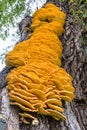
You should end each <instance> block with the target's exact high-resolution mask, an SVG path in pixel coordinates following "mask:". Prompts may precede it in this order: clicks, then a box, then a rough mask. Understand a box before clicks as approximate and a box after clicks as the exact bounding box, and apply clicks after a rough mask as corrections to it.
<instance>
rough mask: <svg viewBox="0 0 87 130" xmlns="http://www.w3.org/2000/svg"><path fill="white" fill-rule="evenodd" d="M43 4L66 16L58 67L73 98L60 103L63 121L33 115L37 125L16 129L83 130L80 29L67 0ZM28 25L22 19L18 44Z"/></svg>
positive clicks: (85, 99)
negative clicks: (72, 89)
mask: <svg viewBox="0 0 87 130" xmlns="http://www.w3.org/2000/svg"><path fill="white" fill-rule="evenodd" d="M47 2H54V3H55V4H56V5H58V6H60V7H61V9H62V10H63V11H65V12H66V13H67V19H66V24H65V34H64V35H63V36H62V37H61V40H62V44H63V48H64V49H63V56H62V67H63V68H65V69H66V70H67V72H68V73H69V74H70V75H72V77H73V85H74V87H75V98H74V100H73V101H72V103H67V102H64V108H65V113H64V114H65V115H66V117H67V120H66V121H62V120H60V121H56V120H54V119H53V118H51V117H47V116H41V115H37V116H38V118H39V124H38V126H32V124H30V125H25V124H23V123H22V122H21V121H19V122H18V123H19V128H18V130H19V129H20V130H87V81H86V78H87V65H86V64H87V57H86V53H85V51H84V46H83V45H82V44H80V43H79V38H80V36H81V35H82V31H83V30H82V29H81V28H80V26H79V25H77V24H75V23H74V22H72V21H73V20H72V15H71V14H70V11H69V3H68V0H66V1H65V2H61V0H60V2H58V0H48V1H47ZM30 23H31V18H30V17H26V18H25V19H23V20H22V22H21V23H20V24H19V30H20V34H21V41H23V40H25V39H27V37H28V35H29V33H30V32H27V31H25V30H24V27H29V25H30ZM9 71H10V70H9V69H8V68H7V67H5V69H4V70H3V71H2V72H1V74H0V92H1V91H2V90H3V87H4V88H5V86H6V81H5V77H6V75H7V73H8V72H9ZM2 95H3V94H2ZM0 103H1V104H2V98H1V99H0ZM1 109H2V108H0V110H1ZM10 109H12V108H10ZM16 110H17V111H18V108H16V107H15V109H14V111H16ZM16 114H17V113H16ZM17 118H18V117H17ZM18 120H19V119H18ZM0 127H1V126H0ZM0 130H1V129H0ZM3 130H4V129H3ZM9 130H10V129H9ZM11 130H14V129H11ZM16 130H17V129H16Z"/></svg>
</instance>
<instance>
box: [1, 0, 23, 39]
mask: <svg viewBox="0 0 87 130" xmlns="http://www.w3.org/2000/svg"><path fill="white" fill-rule="evenodd" d="M24 9H25V0H0V18H1V20H0V37H1V38H3V39H4V38H5V37H7V36H8V32H9V27H11V25H12V26H15V20H16V19H17V17H18V16H20V14H21V12H22V11H23V10H24Z"/></svg>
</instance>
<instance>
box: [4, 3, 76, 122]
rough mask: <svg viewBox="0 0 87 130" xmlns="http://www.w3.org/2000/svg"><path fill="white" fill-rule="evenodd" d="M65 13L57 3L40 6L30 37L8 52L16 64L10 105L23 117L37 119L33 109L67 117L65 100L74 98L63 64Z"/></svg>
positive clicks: (9, 61) (10, 62) (10, 82)
mask: <svg viewBox="0 0 87 130" xmlns="http://www.w3.org/2000/svg"><path fill="white" fill-rule="evenodd" d="M65 18H66V14H65V13H64V12H62V11H61V10H60V9H59V8H58V7H56V6H55V5H54V4H46V5H45V7H44V8H41V9H38V10H37V11H36V12H35V13H34V15H33V19H32V24H31V29H32V33H31V35H30V38H29V39H27V40H25V41H23V42H20V43H19V44H17V45H16V46H15V47H14V49H13V50H12V51H11V52H9V53H8V54H7V55H6V61H5V62H6V65H7V66H8V67H15V68H14V69H12V70H11V71H10V73H9V74H8V75H7V77H6V80H7V88H8V90H9V93H8V95H9V99H10V104H11V105H16V106H18V107H19V108H20V109H22V112H20V113H19V115H20V116H21V120H22V121H23V122H24V123H26V124H28V123H29V121H28V120H27V118H31V119H32V120H33V121H37V122H38V119H37V117H34V116H33V114H32V113H38V114H41V115H49V116H52V117H53V118H54V119H56V120H60V119H62V120H65V119H66V117H65V116H64V114H63V112H64V109H63V105H62V101H63V100H65V101H68V102H71V101H72V99H73V98H74V87H73V85H72V77H71V76H70V75H69V74H68V73H67V72H66V71H65V70H64V69H63V68H61V67H60V66H61V56H62V49H63V48H62V43H61V41H60V39H59V36H60V35H62V33H63V32H64V28H63V25H64V23H65Z"/></svg>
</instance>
